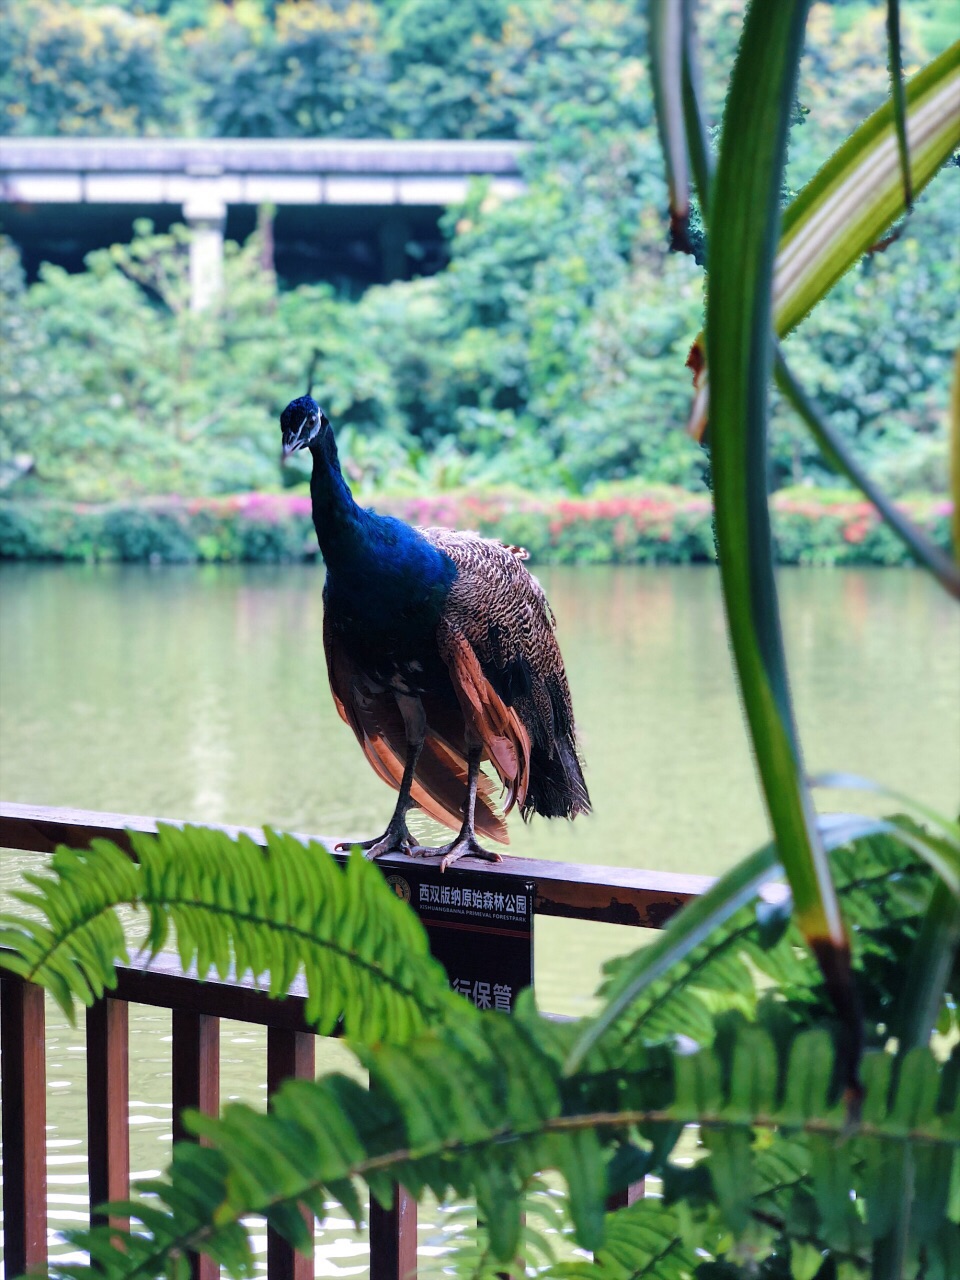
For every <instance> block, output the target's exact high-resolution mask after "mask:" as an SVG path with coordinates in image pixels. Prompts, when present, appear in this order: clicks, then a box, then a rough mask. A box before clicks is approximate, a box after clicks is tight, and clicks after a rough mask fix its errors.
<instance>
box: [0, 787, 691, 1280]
mask: <svg viewBox="0 0 960 1280" xmlns="http://www.w3.org/2000/svg"><path fill="white" fill-rule="evenodd" d="M174 825H177V824H174ZM128 830H135V831H154V830H156V822H155V820H154V819H151V818H143V817H135V816H131V815H124V814H110V813H88V812H85V811H81V810H73V809H51V808H41V807H37V806H31V805H18V804H0V848H2V849H19V850H31V851H34V852H38V853H47V852H52V850H53V849H54V848H55V847H56V846H57V845H58V844H65V845H69V846H70V847H72V848H85V847H86V846H87V845H89V843H90V841H91V840H93V839H95V838H97V837H100V836H103V837H107V838H108V839H111V840H114V841H116V842H117V843H118V844H120V845H122V846H124V847H126V848H128V849H129V847H130V846H129V840H128V838H127V836H126V832H127V831H128ZM219 830H223V831H227V832H229V833H231V834H236V833H237V832H239V831H244V832H245V833H246V834H247V835H249V836H250V837H251V839H253V840H255V841H257V842H258V843H261V844H262V843H263V835H262V833H261V832H260V831H259V830H257V829H255V828H240V827H221V828H219ZM312 838H313V839H318V840H320V842H321V843H323V844H325V845H327V847H330V842H329V841H328V840H327V839H325V838H324V837H312ZM409 861H410V860H409V859H407V858H405V857H403V856H401V855H396V856H390V857H387V858H383V859H381V860H380V865H381V866H382V867H383V868H384V869H385V870H396V869H397V868H398V867H403V866H404V864H406V863H409ZM449 874H450V875H451V876H455V875H456V872H451V873H449ZM484 874H486V875H489V876H490V877H491V881H492V882H493V881H494V880H495V877H497V876H498V875H511V876H522V877H523V878H524V879H526V880H529V881H532V882H533V883H534V884H535V886H536V894H535V900H534V912H535V913H536V914H539V915H552V916H565V917H567V918H570V919H576V920H599V921H605V922H608V923H612V924H622V925H632V926H642V927H646V928H661V927H662V926H663V925H664V924H665V923H666V921H667V920H668V919H669V918H670V916H672V915H673V913H674V912H675V911H676V910H677V909H678V907H680V906H682V905H683V903H684V902H686V901H687V900H688V899H690V898H692V897H695V896H697V895H698V894H700V893H702V892H703V890H704V889H705V888H706V886H707V885H708V884H709V883H710V882H709V880H708V879H707V877H705V876H686V875H672V874H666V873H663V872H657V871H633V870H630V869H628V868H624V867H602V866H582V865H578V864H569V863H561V862H545V861H540V860H539V859H537V860H534V859H527V858H507V859H505V860H504V862H503V863H498V864H493V865H490V866H487V867H486V868H485V872H484ZM131 1004H144V1005H153V1006H158V1007H160V1008H163V1009H169V1010H170V1011H171V1020H172V1033H173V1048H172V1056H173V1062H172V1066H173V1097H172V1099H171V1101H172V1103H173V1136H174V1140H175V1141H178V1140H180V1139H183V1138H186V1137H187V1135H186V1134H185V1133H184V1132H183V1131H182V1129H181V1128H180V1123H179V1117H180V1113H181V1111H182V1110H183V1108H184V1107H194V1108H197V1109H199V1110H200V1111H203V1112H206V1113H208V1114H211V1115H213V1114H216V1113H217V1111H218V1108H219V1104H220V1069H219V1063H220V1056H219V1055H220V1019H221V1018H229V1019H234V1020H236V1021H238V1022H247V1023H254V1024H259V1025H261V1026H265V1027H266V1028H267V1064H266V1076H267V1091H268V1094H270V1093H273V1091H274V1090H275V1089H277V1088H278V1086H279V1085H280V1084H281V1082H282V1081H283V1080H285V1079H287V1078H289V1077H296V1078H298V1079H312V1078H313V1075H314V1061H315V1043H316V1037H315V1035H314V1033H313V1031H312V1029H311V1027H310V1026H309V1025H308V1024H307V1023H306V1021H305V1020H304V1007H305V1004H306V998H305V991H304V990H303V988H302V987H296V986H295V987H294V988H293V989H292V991H291V993H290V995H289V996H288V997H287V998H286V999H285V1000H283V1001H278V1000H271V999H270V998H269V997H268V996H267V995H266V993H264V992H262V991H258V990H257V989H256V988H255V987H254V985H253V983H252V982H250V981H249V980H246V981H245V980H241V981H223V980H221V979H219V978H216V977H211V978H209V979H205V980H203V981H200V980H198V979H197V978H195V977H192V976H190V975H188V974H184V973H183V972H182V971H181V970H180V968H179V966H178V965H177V962H176V960H175V958H172V957H166V956H160V957H157V958H156V959H154V960H153V961H152V962H151V963H150V966H149V969H147V968H146V967H145V961H144V962H143V963H139V962H138V961H137V960H136V959H134V960H133V962H132V963H131V964H130V965H126V966H118V967H117V986H116V988H115V990H114V991H112V992H111V994H110V996H109V997H107V998H105V999H103V1000H100V1001H99V1002H98V1003H97V1004H95V1005H94V1006H93V1007H92V1008H90V1009H88V1010H87V1014H86V1058H87V1151H88V1156H87V1159H88V1177H89V1188H90V1205H91V1208H93V1207H95V1206H96V1205H99V1204H102V1203H104V1202H105V1201H108V1200H122V1199H126V1198H127V1197H128V1194H129V1183H130V1143H129V1115H128V1107H129V1071H128V1063H129V1006H130V1005H131ZM44 1039H45V1037H44V993H43V991H42V989H41V988H39V987H37V986H34V985H32V984H30V983H26V982H22V981H21V980H20V979H19V978H16V977H14V976H12V975H8V974H4V975H3V978H2V980H0V1070H2V1081H0V1083H2V1093H3V1116H2V1137H3V1223H4V1270H5V1275H6V1280H13V1277H15V1276H19V1275H21V1274H22V1273H24V1272H25V1271H28V1270H34V1269H41V1268H42V1267H43V1265H44V1264H45V1262H46V1259H47V1171H46V1070H45V1046H44ZM369 1229H370V1274H371V1277H372V1280H400V1277H408V1276H412V1275H413V1274H414V1273H415V1271H416V1264H417V1253H416V1250H417V1206H416V1203H415V1202H414V1201H413V1200H412V1199H410V1197H408V1196H406V1195H405V1194H403V1193H401V1194H400V1195H399V1196H398V1198H397V1200H396V1202H395V1204H394V1207H393V1208H392V1209H390V1210H383V1209H381V1208H380V1207H379V1206H378V1205H377V1204H376V1203H374V1202H372V1203H371V1205H370V1215H369ZM193 1270H194V1277H195V1280H214V1277H215V1276H216V1274H217V1268H216V1267H215V1266H214V1265H213V1264H212V1262H211V1261H210V1259H209V1258H203V1257H201V1258H196V1259H194V1268H193ZM313 1274H314V1264H313V1258H312V1257H310V1258H307V1257H304V1256H303V1255H302V1254H300V1253H297V1252H296V1251H295V1250H294V1249H293V1248H292V1247H291V1246H290V1245H289V1244H288V1243H287V1242H286V1241H285V1240H283V1239H281V1238H280V1237H279V1236H278V1235H276V1233H275V1232H273V1231H268V1233H267V1275H268V1277H269V1280H312V1277H313Z"/></svg>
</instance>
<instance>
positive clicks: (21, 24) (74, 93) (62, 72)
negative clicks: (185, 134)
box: [0, 0, 174, 135]
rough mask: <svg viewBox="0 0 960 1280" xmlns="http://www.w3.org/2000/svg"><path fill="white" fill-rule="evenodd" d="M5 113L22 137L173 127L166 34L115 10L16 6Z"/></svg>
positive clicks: (5, 26)
mask: <svg viewBox="0 0 960 1280" xmlns="http://www.w3.org/2000/svg"><path fill="white" fill-rule="evenodd" d="M0 43H2V44H3V45H4V46H5V48H6V53H5V54H4V55H0V56H2V62H0V112H2V119H3V122H4V129H5V131H6V132H9V133H18V134H118V135H130V134H150V133H152V134H157V133H160V132H162V131H163V130H164V129H165V128H169V127H170V126H171V124H172V123H173V120H174V116H173V113H172V109H171V97H172V94H173V88H174V80H173V75H172V72H171V68H170V64H169V62H168V59H167V54H166V48H165V46H164V29H163V26H162V24H161V23H160V22H159V21H158V20H157V19H156V18H153V17H149V16H144V15H138V14H132V13H128V12H126V11H124V10H123V9H121V8H118V7H116V6H114V5H102V6H98V7H96V8H76V7H74V6H73V5H70V4H65V3H59V2H58V0H40V3H38V4H33V3H28V2H27V0H11V3H10V4H9V5H6V6H4V18H3V20H2V26H0Z"/></svg>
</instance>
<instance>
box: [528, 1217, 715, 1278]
mask: <svg viewBox="0 0 960 1280" xmlns="http://www.w3.org/2000/svg"><path fill="white" fill-rule="evenodd" d="M701 1261H702V1258H698V1257H697V1254H696V1253H695V1252H694V1250H693V1249H691V1248H690V1247H689V1246H688V1245H687V1244H686V1243H685V1242H684V1239H683V1233H682V1231H681V1224H680V1221H679V1219H678V1216H677V1214H676V1213H675V1212H674V1211H673V1210H672V1209H670V1208H668V1207H667V1206H665V1205H664V1204H663V1203H662V1202H661V1201H659V1200H638V1201H637V1203H636V1204H633V1205H631V1206H630V1207H629V1208H628V1209H618V1210H617V1212H616V1213H610V1214H608V1215H607V1222H606V1233H605V1239H604V1242H603V1248H602V1249H599V1250H598V1251H597V1253H596V1255H595V1257H594V1258H593V1260H592V1261H590V1262H588V1261H583V1262H562V1263H558V1264H557V1265H556V1266H553V1267H551V1268H550V1270H549V1271H547V1272H545V1273H544V1275H543V1276H542V1277H541V1280H689V1277H691V1276H692V1275H693V1274H694V1271H695V1269H696V1267H697V1266H698V1265H699V1263H700V1262H701Z"/></svg>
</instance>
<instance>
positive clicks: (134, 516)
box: [0, 487, 952, 565]
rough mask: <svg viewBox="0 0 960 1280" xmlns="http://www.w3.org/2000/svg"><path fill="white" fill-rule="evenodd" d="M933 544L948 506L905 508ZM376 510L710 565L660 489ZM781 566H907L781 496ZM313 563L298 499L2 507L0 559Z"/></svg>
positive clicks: (889, 548) (776, 511)
mask: <svg viewBox="0 0 960 1280" xmlns="http://www.w3.org/2000/svg"><path fill="white" fill-rule="evenodd" d="M904 506H905V507H906V508H907V509H908V510H909V512H910V514H911V516H912V517H913V519H914V520H916V521H917V522H918V523H919V524H920V525H921V526H922V527H923V528H924V529H925V530H926V531H927V533H928V534H929V535H930V536H931V537H932V538H933V539H934V540H935V541H936V542H938V543H939V544H940V545H942V546H948V545H949V525H950V516H951V510H952V508H951V506H950V504H949V503H947V502H944V501H942V499H939V498H938V499H916V500H913V501H910V502H906V503H904ZM376 507H377V509H378V510H379V511H382V512H384V513H388V514H390V515H395V516H398V517H400V518H401V519H403V520H407V521H409V523H411V524H415V525H420V526H429V525H446V526H448V527H452V528H458V529H474V530H476V531H477V532H479V533H482V534H485V535H487V536H488V537H496V538H501V539H502V540H503V541H504V542H510V543H514V544H517V545H520V546H525V547H526V548H527V549H528V550H529V552H530V555H531V558H532V559H533V560H534V561H535V562H539V563H541V564H690V563H694V562H703V561H711V560H713V559H714V554H715V553H714V541H713V525H712V517H711V505H710V498H709V495H707V494H694V493H689V492H687V491H686V490H682V489H668V488H666V487H660V488H657V489H656V490H651V491H650V492H640V493H637V492H631V493H619V494H618V493H614V494H610V493H605V494H604V495H602V496H597V497H586V498H570V497H553V496H544V497H538V496H536V495H533V494H519V493H511V494H509V495H503V494H500V493H498V492H492V491H484V492H467V491H457V492H450V493H442V494H436V495H417V496H415V497H397V496H391V495H383V496H381V497H379V498H378V499H377V500H376ZM771 508H772V519H773V532H774V541H775V544H776V549H777V555H778V558H779V560H780V562H781V563H783V564H801V565H802V564H807V565H827V564H903V563H907V562H908V559H909V557H908V555H907V552H906V551H905V549H904V547H903V545H902V544H901V542H900V541H899V539H898V538H896V537H895V535H894V534H893V533H891V532H890V530H889V529H888V528H887V527H886V525H885V524H884V523H883V522H882V521H881V520H880V519H879V517H878V516H877V515H876V513H875V511H874V510H873V508H872V507H871V506H870V504H869V503H867V502H863V501H859V500H857V499H856V498H855V497H854V496H853V495H851V496H850V498H849V499H848V498H846V496H845V495H843V496H841V497H837V496H836V495H832V494H831V495H824V494H819V493H817V492H816V491H815V490H804V491H786V492H783V493H780V494H777V495H775V496H774V498H773V501H772V504H771ZM316 556H317V544H316V539H315V537H314V532H313V524H312V521H311V517H310V499H309V497H308V496H307V495H305V494H292V493H242V494H235V495H233V496H231V497H223V498H188V499H187V498H180V497H178V496H176V495H170V496H168V497H165V498H152V499H149V500H146V501H142V502H136V503H116V504H112V505H110V506H100V507H94V506H82V505H78V504H72V503H52V502H51V503H48V502H41V501H33V502H24V501H21V502H14V501H0V558H6V559H55V560H127V561H134V562H140V561H147V562H160V563H163V562H193V561H204V562H231V561H241V562H242V561H285V560H305V559H312V558H315V557H316Z"/></svg>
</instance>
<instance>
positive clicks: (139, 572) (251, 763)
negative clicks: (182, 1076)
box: [0, 566, 960, 1274]
mask: <svg viewBox="0 0 960 1280" xmlns="http://www.w3.org/2000/svg"><path fill="white" fill-rule="evenodd" d="M540 577H541V579H542V581H543V583H544V586H545V587H546V589H547V591H548V594H549V596H550V599H551V601H552V603H553V606H554V609H555V612H556V614H557V618H558V624H559V636H560V641H561V646H562V648H563V652H564V655H565V658H566V662H567V667H568V671H569V675H570V682H571V686H572V689H573V695H574V703H575V707H576V712H577V717H578V722H579V725H580V728H581V733H582V738H583V748H584V753H585V755H586V759H587V766H588V767H587V778H588V782H589V786H590V790H591V793H592V796H593V800H594V804H595V810H596V812H595V814H594V816H592V817H591V818H589V819H587V820H580V821H578V822H577V823H575V824H573V825H566V824H564V825H561V824H557V823H547V822H545V821H543V820H535V821H534V822H533V823H532V824H531V825H530V826H529V827H524V826H523V825H522V824H521V823H519V822H516V823H514V825H513V827H512V836H513V846H512V847H513V851H514V852H516V853H520V854H524V855H528V856H541V857H550V858H555V859H561V860H569V861H581V862H594V863H620V864H625V865H630V866H637V867H654V868H662V869H674V870H680V871H694V872H705V873H716V872H719V871H720V870H722V869H723V868H724V867H726V866H728V865H730V864H731V863H732V862H733V861H734V860H735V859H736V858H737V857H738V856H741V855H742V854H743V853H745V852H747V851H749V850H750V849H752V848H754V847H755V846H756V845H757V844H759V843H760V842H761V841H762V840H763V839H764V835H765V826H764V819H763V811H762V807H761V804H760V801H759V798H758V794H757V789H756V783H755V778H754V769H753V765H752V762H751V759H750V755H749V751H748V748H747V745H746V738H745V734H744V729H743V723H742V715H741V710H740V706H739V703H738V699H737V695H736V691H735V688H734V683H733V679H732V675H731V665H730V659H729V654H728V649H727V641H726V634H725V629H724V623H723V615H722V606H721V601H720V595H719V586H718V581H717V576H716V574H715V572H713V571H712V570H710V569H707V568H695V569H676V570H669V569H644V568H591V569H582V570H577V569H549V570H542V571H541V572H540ZM321 583H322V572H320V571H318V570H316V569H314V568H313V567H310V566H288V567H254V568H241V567H226V568H215V567H204V568H193V567H176V568H159V569H143V568H137V567H126V566H99V567H83V566H78V567H70V568H62V567H53V566H50V567H37V566H29V567H24V566H4V567H3V569H2V571H0V616H2V631H0V711H2V721H0V795H2V796H3V797H4V798H5V799H8V800H20V801H24V802H33V803H37V804H52V805H73V806H77V807H81V808H89V809H104V810H110V811H115V812H125V813H142V814H151V815H157V814H159V815H167V816H174V817H181V818H193V819H197V820H206V821H211V822H231V823H252V824H258V823H263V822H270V823H272V824H274V825H276V826H279V827H287V828H290V829H294V830H301V831H321V832H326V833H331V834H336V835H337V836H345V835H361V834H370V833H372V832H374V831H375V830H380V829H382V827H383V825H384V822H385V819H386V817H387V815H388V813H389V811H390V808H391V806H392V797H391V795H390V793H389V792H388V791H387V789H386V788H385V787H384V786H383V785H382V784H381V783H380V782H378V781H377V779H376V778H375V777H374V775H373V773H372V772H371V771H370V769H369V768H368V766H367V765H366V763H365V762H364V760H363V758H362V756H361V753H360V751H359V749H358V748H357V747H356V744H355V743H354V741H353V738H352V735H351V734H350V732H349V730H348V729H347V728H346V727H345V726H344V725H342V724H341V722H340V721H339V719H338V718H337V716H336V713H335V711H334V709H333V705H332V702H331V700H330V695H329V691H328V689H327V682H326V671H325V666H324V659H323V651H322V643H321V617H322V615H321V603H320V589H321ZM781 596H782V606H783V617H784V631H785V637H786V643H787V648H788V653H789V657H790V662H791V671H792V677H793V682H794V692H795V696H796V703H797V711H798V718H799V722H800V729H801V734H802V738H803V742H804V746H805V751H806V757H807V763H808V766H809V767H810V769H811V770H814V771H821V770H826V769H844V770H847V771H851V772H857V773H862V774H865V775H867V776H871V777H875V778H878V779H882V780H886V781H888V782H895V783H896V784H897V785H898V786H899V787H900V788H902V789H903V790H905V791H908V792H912V793H914V794H915V795H917V796H918V797H920V798H922V799H924V800H925V801H927V802H928V803H930V804H933V805H936V806H939V807H940V808H942V809H943V810H945V811H947V812H952V811H953V810H954V809H955V806H956V803H957V782H958V779H960V659H958V654H960V643H958V642H960V624H958V620H957V616H956V610H955V609H954V608H953V606H952V605H951V603H950V602H949V601H948V600H946V599H945V598H943V597H942V594H941V593H940V592H938V591H937V590H936V588H934V587H933V586H932V585H931V584H930V582H929V581H928V580H927V579H926V577H925V576H923V575H922V574H920V573H919V572H913V571H909V570H877V571H850V570H845V571H824V570H807V571H793V572H785V573H784V574H783V575H782V578H781ZM826 799H827V800H830V799H837V798H836V797H826ZM839 799H840V802H841V803H844V804H845V803H848V802H849V800H848V798H845V797H841V798H839ZM858 803H860V804H863V800H862V798H860V799H859V800H858ZM29 861H30V859H29V857H28V856H27V855H19V856H17V855H11V854H9V853H7V854H5V855H4V856H3V860H2V863H0V892H3V893H8V892H9V889H10V887H11V886H12V884H13V883H14V880H15V879H16V873H17V868H18V867H21V866H23V865H25V864H27V863H28V862H29ZM640 941H641V936H639V935H637V934H636V933H628V932H627V931H625V930H621V929H618V928H616V927H613V926H603V925H589V924H573V923H571V922H565V921H557V920H539V921H538V923H537V986H538V991H539V995H540V1000H541V1004H542V1005H543V1007H545V1008H549V1009H553V1010H556V1011H558V1012H568V1013H581V1012H583V1011H584V1010H586V1009H587V1008H588V1007H589V1005H590V1000H591V993H592V991H593V989H594V987H595V985H596V981H597V975H598V969H599V965H600V963H601V962H602V960H603V959H604V958H606V957H607V956H608V955H610V954H612V953H613V952H615V951H620V950H623V949H625V948H626V947H632V946H635V945H637V944H638V943H639V942H640ZM134 1035H135V1037H136V1039H135V1046H136V1049H135V1053H134V1054H133V1058H132V1062H131V1077H132V1078H131V1098H132V1101H131V1148H132V1150H131V1164H132V1168H133V1169H134V1170H135V1171H136V1172H137V1174H139V1175H146V1176H150V1175H151V1174H152V1173H154V1172H156V1171H157V1170H158V1169H160V1168H162V1167H163V1166H164V1165H165V1164H166V1161H167V1156H168V1150H169V1142H170V1108H169V1096H170V1089H169V1075H170V1055H169V1036H170V1028H169V1016H168V1015H166V1014H164V1013H162V1012H161V1011H157V1010H149V1009H142V1008H137V1009H136V1010H135V1011H134ZM223 1045H224V1048H223V1056H224V1061H223V1066H222V1080H223V1096H224V1098H225V1099H227V1098H230V1097H237V1098H243V1099H244V1100H246V1101H250V1102H257V1101H258V1100H262V1097H263V1089H262V1084H261V1083H260V1082H261V1081H262V1079H263V1075H264V1062H265V1048H264V1045H263V1037H262V1033H260V1032H259V1031H257V1030H256V1029H251V1028H249V1027H246V1026H241V1025H239V1024H236V1025H233V1026H229V1027H225V1028H224V1033H223ZM324 1053H325V1054H327V1055H328V1056H327V1057H326V1058H325V1059H324V1061H325V1062H326V1061H329V1062H333V1061H334V1060H335V1058H336V1055H337V1054H339V1055H341V1059H342V1056H343V1054H344V1051H343V1050H342V1049H341V1048H340V1047H339V1046H335V1045H334V1046H332V1047H330V1048H329V1050H328V1049H324ZM329 1055H334V1056H333V1057H330V1056H329ZM338 1062H339V1060H338ZM49 1072H50V1082H51V1088H50V1101H49V1106H50V1113H49V1126H50V1127H49V1134H50V1156H51V1159H52V1161H53V1163H52V1165H51V1181H50V1192H51V1226H52V1227H58V1226H63V1225H65V1224H67V1223H68V1222H73V1221H82V1220H83V1219H84V1218H85V1210H86V1199H85V1179H84V1174H83V1159H82V1151H83V1143H84V1122H83V1106H84V1101H83V1099H84V1090H85V1081H84V1063H83V1055H82V1052H81V1041H80V1039H79V1037H78V1036H77V1034H76V1033H75V1032H73V1031H72V1030H71V1029H70V1028H69V1027H68V1026H67V1025H66V1024H65V1022H64V1021H63V1019H62V1018H61V1017H60V1015H59V1014H57V1013H56V1011H53V1012H51V1015H50V1050H49ZM431 1221H432V1225H430V1224H431ZM437 1221H438V1220H437V1219H436V1217H435V1216H434V1217H433V1219H432V1220H431V1219H430V1218H428V1226H427V1227H426V1228H425V1235H424V1239H425V1240H426V1239H428V1238H429V1240H430V1241H432V1244H433V1246H436V1247H439V1244H440V1243H442V1233H440V1229H439V1226H437ZM431 1233H432V1234H431ZM438 1233H439V1234H438ZM330 1239H332V1240H333V1243H332V1244H331V1246H330V1247H329V1248H326V1247H325V1252H324V1262H323V1267H324V1273H325V1274H341V1273H342V1274H354V1273H361V1272H363V1271H364V1270H365V1262H364V1253H363V1245H362V1242H358V1241H357V1240H355V1238H354V1236H353V1234H352V1230H351V1229H349V1228H348V1227H347V1225H346V1224H340V1226H339V1227H338V1229H337V1233H336V1234H335V1236H334V1237H330Z"/></svg>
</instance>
